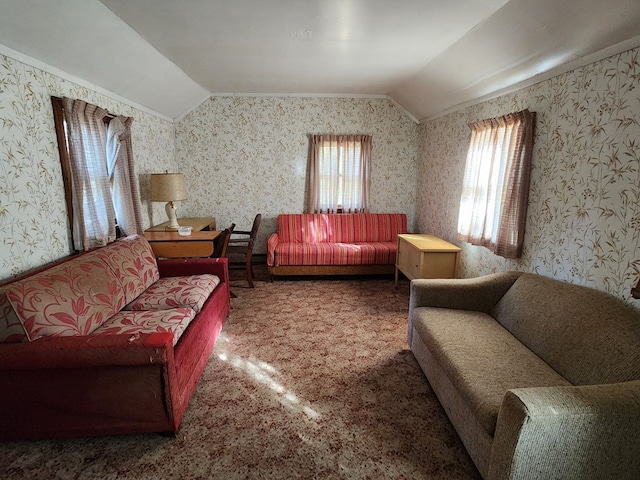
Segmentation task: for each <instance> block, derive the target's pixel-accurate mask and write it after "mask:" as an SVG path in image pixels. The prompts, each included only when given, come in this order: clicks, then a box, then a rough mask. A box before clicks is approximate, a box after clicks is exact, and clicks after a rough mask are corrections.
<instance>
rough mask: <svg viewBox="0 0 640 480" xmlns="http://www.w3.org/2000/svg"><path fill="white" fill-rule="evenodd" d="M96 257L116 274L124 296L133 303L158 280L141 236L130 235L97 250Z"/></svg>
mask: <svg viewBox="0 0 640 480" xmlns="http://www.w3.org/2000/svg"><path fill="white" fill-rule="evenodd" d="M96 252H97V256H98V257H99V258H100V259H102V260H103V261H104V262H105V263H106V264H107V265H108V266H109V268H111V269H112V270H113V272H114V273H115V274H116V276H117V278H118V280H119V282H120V284H121V285H122V290H123V292H124V295H125V303H129V302H131V301H133V300H134V299H135V298H136V297H137V296H138V295H140V294H141V293H142V292H144V291H145V290H146V289H147V288H148V287H149V286H150V285H151V284H153V283H154V282H155V281H157V280H158V278H160V274H159V273H158V265H157V263H156V257H155V255H154V253H153V250H152V249H151V245H149V242H148V241H147V239H146V238H144V237H143V236H141V235H130V236H128V237H125V238H121V239H119V240H118V241H116V242H114V243H111V244H109V245H107V246H105V247H102V248H100V249H98V250H97V251H96Z"/></svg>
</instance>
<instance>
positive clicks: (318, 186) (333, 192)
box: [307, 135, 371, 213]
mask: <svg viewBox="0 0 640 480" xmlns="http://www.w3.org/2000/svg"><path fill="white" fill-rule="evenodd" d="M309 140H310V155H309V174H308V185H307V211H309V212H311V213H335V212H368V211H369V184H370V176H369V170H370V163H371V136H370V135H311V136H310V139H309Z"/></svg>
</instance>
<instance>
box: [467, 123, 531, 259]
mask: <svg viewBox="0 0 640 480" xmlns="http://www.w3.org/2000/svg"><path fill="white" fill-rule="evenodd" d="M534 122H535V113H533V112H530V111H529V110H523V111H521V112H516V113H511V114H508V115H505V116H503V117H498V118H492V119H488V120H482V121H479V122H476V123H472V124H470V125H469V127H470V128H471V143H470V145H469V151H468V153H467V163H466V168H465V174H464V182H463V187H462V196H461V199H460V214H459V217H458V239H459V240H462V241H465V242H469V243H471V244H473V245H482V246H485V247H487V248H489V249H490V250H491V251H492V252H493V253H495V254H496V255H500V256H503V257H506V258H518V257H520V256H521V255H522V244H523V240H524V228H525V220H526V214H527V202H528V198H529V179H530V172H531V155H532V150H533V125H534Z"/></svg>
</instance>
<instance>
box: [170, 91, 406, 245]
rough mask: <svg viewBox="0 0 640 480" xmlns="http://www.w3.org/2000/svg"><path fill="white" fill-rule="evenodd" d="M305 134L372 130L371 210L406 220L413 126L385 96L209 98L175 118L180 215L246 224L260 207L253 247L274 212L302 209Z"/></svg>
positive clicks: (271, 225)
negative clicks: (183, 193)
mask: <svg viewBox="0 0 640 480" xmlns="http://www.w3.org/2000/svg"><path fill="white" fill-rule="evenodd" d="M311 133H316V134H322V133H346V134H355V133H362V134H371V135H373V150H372V166H371V210H372V211H373V212H403V213H406V214H407V220H408V225H409V226H410V228H411V227H412V226H413V219H414V208H415V204H416V198H415V192H416V172H417V162H416V159H417V149H418V125H417V124H416V123H415V122H413V121H412V120H411V119H410V118H409V117H408V116H407V115H406V114H405V113H404V111H402V110H401V109H400V108H398V107H397V106H396V105H395V104H394V103H392V102H390V101H389V100H387V99H385V98H332V97H211V98H210V99H209V100H207V101H205V102H204V103H203V104H202V105H200V106H199V107H198V108H197V109H195V110H194V111H192V112H191V113H189V114H188V115H187V116H186V117H185V118H184V119H182V120H181V121H179V122H178V124H177V125H176V156H177V162H178V165H179V170H180V171H181V172H182V173H184V175H185V180H186V182H187V187H188V190H189V199H188V200H186V201H184V202H181V203H180V205H179V210H178V212H179V215H182V216H204V215H212V216H215V217H216V222H217V225H218V228H222V227H225V226H228V225H229V224H230V223H232V222H233V223H235V224H236V228H237V229H241V230H248V229H249V228H250V227H251V223H252V221H253V217H254V216H255V215H256V213H262V215H263V223H262V226H261V228H260V233H259V238H258V242H257V247H256V251H257V252H258V253H264V252H266V240H267V236H268V235H269V234H271V233H272V232H274V231H275V230H276V220H277V215H278V214H279V213H301V212H302V211H303V208H304V194H305V181H306V177H305V174H306V169H307V158H308V148H309V140H308V135H309V134H311Z"/></svg>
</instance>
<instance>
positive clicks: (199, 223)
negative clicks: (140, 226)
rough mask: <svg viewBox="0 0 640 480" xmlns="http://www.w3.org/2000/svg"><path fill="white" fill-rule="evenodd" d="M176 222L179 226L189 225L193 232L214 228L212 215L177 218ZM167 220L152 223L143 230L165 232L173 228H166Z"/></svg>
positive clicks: (214, 221)
mask: <svg viewBox="0 0 640 480" xmlns="http://www.w3.org/2000/svg"><path fill="white" fill-rule="evenodd" d="M178 224H179V225H180V226H181V227H191V228H192V229H193V231H194V232H200V231H202V230H208V231H213V230H215V229H216V219H215V218H214V217H201V218H179V219H178ZM168 226H169V221H166V222H164V223H161V224H159V225H154V226H153V227H151V228H148V229H146V230H145V232H167V231H175V230H167V227H168Z"/></svg>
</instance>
